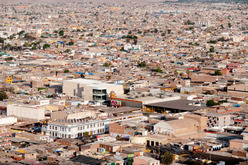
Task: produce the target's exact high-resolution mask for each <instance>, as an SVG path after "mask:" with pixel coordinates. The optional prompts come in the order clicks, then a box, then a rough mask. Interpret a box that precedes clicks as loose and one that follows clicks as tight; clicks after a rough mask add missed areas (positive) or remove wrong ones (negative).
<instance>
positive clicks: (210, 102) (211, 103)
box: [206, 100, 215, 107]
mask: <svg viewBox="0 0 248 165" xmlns="http://www.w3.org/2000/svg"><path fill="white" fill-rule="evenodd" d="M206 105H207V106H208V107H212V106H214V105H215V102H214V100H208V101H207V103H206Z"/></svg>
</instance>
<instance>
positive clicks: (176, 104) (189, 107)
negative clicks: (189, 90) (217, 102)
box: [145, 99, 206, 111]
mask: <svg viewBox="0 0 248 165" xmlns="http://www.w3.org/2000/svg"><path fill="white" fill-rule="evenodd" d="M193 104H194V102H193V101H189V100H183V99H179V100H173V101H164V102H158V103H153V104H146V105H145V106H150V107H159V108H165V109H175V110H182V111H196V110H200V109H203V108H205V107H206V106H202V105H200V106H195V105H193Z"/></svg>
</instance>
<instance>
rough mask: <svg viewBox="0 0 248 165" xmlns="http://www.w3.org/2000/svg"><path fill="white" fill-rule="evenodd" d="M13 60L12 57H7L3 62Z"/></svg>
mask: <svg viewBox="0 0 248 165" xmlns="http://www.w3.org/2000/svg"><path fill="white" fill-rule="evenodd" d="M13 59H14V58H13V57H7V58H5V59H4V60H5V61H12V60H13Z"/></svg>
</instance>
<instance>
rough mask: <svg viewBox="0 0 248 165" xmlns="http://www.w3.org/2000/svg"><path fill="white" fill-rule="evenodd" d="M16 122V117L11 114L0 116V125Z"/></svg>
mask: <svg viewBox="0 0 248 165" xmlns="http://www.w3.org/2000/svg"><path fill="white" fill-rule="evenodd" d="M16 122H17V118H16V117H13V116H4V117H0V125H11V124H15V123H16Z"/></svg>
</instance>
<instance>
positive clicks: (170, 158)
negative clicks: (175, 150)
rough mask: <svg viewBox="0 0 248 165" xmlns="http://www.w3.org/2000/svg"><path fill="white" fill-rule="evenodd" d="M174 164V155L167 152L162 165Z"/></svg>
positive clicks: (162, 158) (163, 156)
mask: <svg viewBox="0 0 248 165" xmlns="http://www.w3.org/2000/svg"><path fill="white" fill-rule="evenodd" d="M172 162H173V155H172V154H171V153H169V152H165V153H164V155H162V156H161V163H163V164H166V165H170V164H172Z"/></svg>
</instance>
